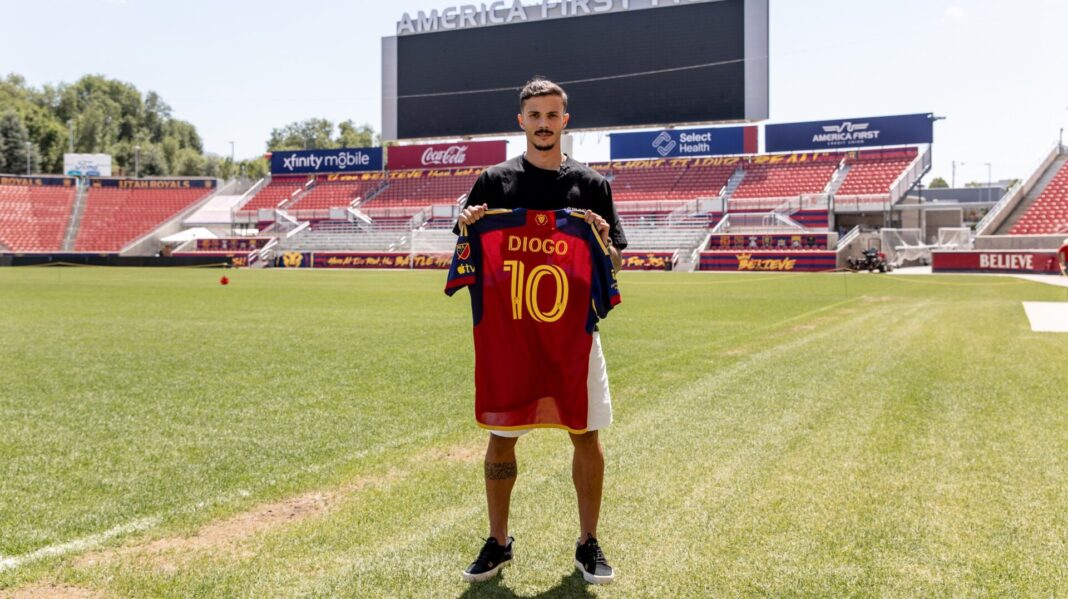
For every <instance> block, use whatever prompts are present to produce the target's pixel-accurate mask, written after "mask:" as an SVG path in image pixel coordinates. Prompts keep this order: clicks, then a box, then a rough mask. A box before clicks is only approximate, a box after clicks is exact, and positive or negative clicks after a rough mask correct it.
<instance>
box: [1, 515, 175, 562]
mask: <svg viewBox="0 0 1068 599" xmlns="http://www.w3.org/2000/svg"><path fill="white" fill-rule="evenodd" d="M160 521H161V518H159V517H158V516H152V517H149V518H141V519H140V520H134V521H132V522H127V523H126V524H121V525H119V526H116V527H115V528H112V529H110V530H105V531H104V532H101V533H97V534H95V535H89V536H87V537H82V538H80V539H75V540H73V541H69V542H67V543H61V544H59V545H51V546H48V547H42V548H41V549H38V550H36V551H32V552H30V553H27V554H25V555H20V556H18V557H7V558H4V559H2V560H0V572H4V571H5V570H13V569H15V568H18V567H19V566H23V565H25V564H28V563H30V562H33V561H37V560H39V559H44V558H46V557H53V556H56V555H63V554H65V553H70V552H72V551H84V550H86V549H90V548H93V547H96V546H98V545H100V544H101V543H104V542H106V541H108V540H109V539H112V538H114V537H117V536H119V535H124V534H129V533H131V532H140V531H142V530H146V529H149V528H151V527H153V526H155V525H157V524H159V523H160Z"/></svg>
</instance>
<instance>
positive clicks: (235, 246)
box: [196, 237, 271, 252]
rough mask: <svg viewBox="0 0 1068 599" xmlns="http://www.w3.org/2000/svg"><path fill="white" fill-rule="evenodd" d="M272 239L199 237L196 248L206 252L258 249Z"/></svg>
mask: <svg viewBox="0 0 1068 599" xmlns="http://www.w3.org/2000/svg"><path fill="white" fill-rule="evenodd" d="M270 241H271V238H270V237H220V238H218V239H198V240H197V243H196V248H197V250H199V251H206V252H226V251H252V250H258V249H260V248H261V247H263V246H265V245H267V244H268V243H269V242H270Z"/></svg>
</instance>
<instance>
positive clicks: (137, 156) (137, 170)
mask: <svg viewBox="0 0 1068 599" xmlns="http://www.w3.org/2000/svg"><path fill="white" fill-rule="evenodd" d="M140 177H141V146H140V145H136V146H134V179H138V178H140Z"/></svg>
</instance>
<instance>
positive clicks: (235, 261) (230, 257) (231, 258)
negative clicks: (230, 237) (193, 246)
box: [172, 252, 251, 268]
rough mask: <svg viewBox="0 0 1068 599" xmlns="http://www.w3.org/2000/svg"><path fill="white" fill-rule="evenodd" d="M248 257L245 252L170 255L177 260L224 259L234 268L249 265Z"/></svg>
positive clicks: (180, 253)
mask: <svg viewBox="0 0 1068 599" xmlns="http://www.w3.org/2000/svg"><path fill="white" fill-rule="evenodd" d="M250 255H251V254H249V253H247V252H174V254H172V256H174V257H178V258H188V257H200V258H205V257H211V258H226V261H227V262H229V263H230V265H231V266H236V267H238V268H244V267H246V266H248V265H249V256H250Z"/></svg>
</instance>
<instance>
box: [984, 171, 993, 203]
mask: <svg viewBox="0 0 1068 599" xmlns="http://www.w3.org/2000/svg"><path fill="white" fill-rule="evenodd" d="M985 164H986V201H988V202H989V201H990V191H991V190H990V186H991V185H993V180H994V178H993V177H992V176H991V175H990V173H991V172H992V168H991V166H990V163H989V162H987V163H985Z"/></svg>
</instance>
